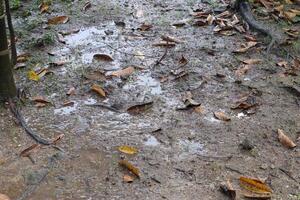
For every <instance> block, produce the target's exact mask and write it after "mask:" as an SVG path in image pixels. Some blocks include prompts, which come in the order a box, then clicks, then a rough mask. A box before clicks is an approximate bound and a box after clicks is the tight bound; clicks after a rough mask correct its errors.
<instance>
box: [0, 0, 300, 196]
mask: <svg viewBox="0 0 300 200" xmlns="http://www.w3.org/2000/svg"><path fill="white" fill-rule="evenodd" d="M11 2H12V4H13V5H12V6H13V7H15V10H14V11H13V20H14V21H13V22H14V26H15V30H16V35H17V38H18V41H17V46H18V51H19V54H23V53H27V54H30V55H28V56H25V55H23V56H20V57H19V61H20V63H18V65H17V67H16V69H15V79H16V83H17V85H18V87H19V88H20V90H22V94H23V100H24V102H23V104H20V107H21V110H22V114H23V116H24V118H25V120H26V122H27V123H28V125H29V126H30V127H31V128H32V129H33V130H35V131H36V133H38V134H39V135H41V136H42V137H43V138H47V139H53V138H55V137H57V136H59V135H61V134H63V137H62V138H61V139H60V140H59V141H57V143H56V146H57V147H59V148H55V146H53V145H51V146H35V148H34V149H33V150H31V151H26V152H25V153H24V152H23V153H22V154H21V156H20V153H21V152H22V151H23V150H24V149H26V148H28V147H30V146H31V145H33V144H34V143H35V142H34V141H33V140H32V139H31V138H30V137H29V136H28V135H27V134H26V133H25V132H24V130H23V129H22V128H21V127H20V126H19V125H18V124H17V123H16V121H15V119H14V117H13V115H12V114H11V112H10V111H9V109H8V108H7V106H4V107H1V108H0V142H1V148H0V185H1V188H0V193H2V194H6V195H8V196H9V197H10V198H11V199H31V200H41V199H43V200H52V199H61V200H67V199H70V200H71V199H72V200H77V199H78V200H79V199H95V200H97V199H128V200H129V199H151V200H152V199H169V200H176V199H187V200H192V199H205V200H210V199H211V200H216V199H222V200H223V199H231V198H230V197H229V196H228V195H226V194H224V193H223V192H221V190H220V185H221V184H222V183H224V182H226V181H230V182H231V184H232V185H233V188H234V190H236V192H237V196H238V197H237V199H244V197H243V194H244V193H245V192H246V191H247V190H246V189H243V188H242V187H241V186H243V184H244V185H245V183H243V182H242V183H239V179H240V177H253V178H259V179H260V180H262V181H263V182H264V183H263V184H265V185H267V186H268V187H270V188H271V189H272V194H271V196H272V199H276V200H280V199H281V200H287V199H289V200H300V173H299V172H300V149H299V146H300V138H299V137H300V78H299V74H300V66H299V65H300V64H299V60H298V61H297V59H296V58H295V56H296V55H299V54H300V40H299V39H295V37H294V39H291V38H290V40H289V41H290V44H288V45H285V46H280V47H279V46H278V45H275V46H274V47H273V48H272V49H271V51H270V53H269V55H267V51H266V48H265V47H266V46H267V44H268V38H266V37H264V36H261V35H259V34H257V33H256V32H255V31H252V30H247V26H246V25H245V24H243V22H242V20H241V18H240V15H239V14H238V13H235V12H234V11H232V10H230V9H228V2H227V3H226V2H224V1H219V0H205V1H201V2H200V1H195V0H188V1H187V0H172V1H170V0H168V1H162V0H161V1H160V0H155V1H154V0H153V1H152V0H150V1H142V0H132V1H127V0H124V1H123V0H113V1H101V0H90V2H89V3H88V2H86V1H81V0H75V1H66V0H64V1H62V0H61V1H53V2H52V3H51V1H47V3H51V4H50V5H49V7H48V8H47V7H46V6H42V8H43V9H45V10H47V12H46V13H41V11H40V8H39V4H40V1H37V0H32V1H24V2H23V1H22V2H21V4H22V5H21V6H20V7H18V4H17V3H18V1H17V0H14V1H11ZM258 2H259V1H258ZM261 2H267V3H270V2H271V1H261ZM272 2H273V3H274V1H272ZM254 5H255V6H254V8H255V15H256V16H257V19H259V21H260V22H263V23H265V24H268V26H270V27H272V26H273V27H275V30H276V31H279V32H283V31H284V30H288V31H289V33H290V35H293V36H295V35H297V34H299V33H297V30H298V31H299V30H300V29H299V27H300V26H299V22H298V23H297V22H296V21H297V20H298V21H300V20H299V16H297V15H296V16H290V15H289V17H290V19H289V20H290V21H293V20H294V23H292V22H290V21H288V19H286V18H284V17H282V18H277V19H274V18H276V16H278V13H276V11H272V12H266V10H267V9H266V8H265V7H264V6H263V5H262V4H260V3H255V4H254ZM267 5H270V4H267ZM284 6H293V9H295V10H297V9H298V10H299V6H297V5H284ZM225 11H228V12H226V13H224V12H225ZM278 12H280V11H278ZM282 12H284V11H282ZM220 13H223V14H221V15H219V14H220ZM234 14H236V15H234ZM281 14H282V13H281ZM55 16H67V17H63V18H61V19H63V20H65V21H55V20H54V22H53V21H52V23H55V22H57V23H59V24H57V25H51V20H50V24H47V21H48V20H49V19H52V18H53V17H55ZM268 16H273V17H269V18H267V17H268ZM284 16H287V15H284ZM276 20H277V21H276ZM48 22H49V21H48ZM268 26H267V27H268ZM285 36H288V35H285ZM243 44H244V47H245V44H246V46H247V45H248V47H245V48H241V46H242V45H243ZM250 46H251V47H250ZM283 49H286V50H283ZM235 51H240V52H239V53H237V52H235ZM287 52H289V53H287ZM291 56H293V57H294V58H292V57H291ZM122 69H125V70H122ZM34 79H35V80H34ZM93 85H94V90H92V87H93ZM95 88H96V89H95ZM278 129H281V130H283V131H284V133H285V134H286V135H287V136H288V137H289V138H290V139H291V140H292V141H294V143H295V144H296V145H297V146H296V147H294V148H287V147H286V146H284V145H283V144H282V143H281V142H280V141H279V140H278ZM124 145H128V146H130V147H134V148H136V149H137V153H136V154H134V155H127V154H124V153H122V152H120V151H119V147H120V146H124ZM28 154H29V156H28ZM120 160H127V161H128V162H130V163H132V165H134V166H135V167H136V168H137V169H139V170H140V172H139V178H138V177H137V176H135V175H133V174H132V173H131V172H130V171H129V170H128V169H126V168H124V167H122V166H121V165H120V164H119V162H120ZM130 179H133V180H130ZM248 189H249V188H248ZM250 190H255V188H254V189H253V188H252V189H251V188H250ZM248 192H249V191H248ZM251 195H252V196H253V195H259V196H261V195H262V193H261V192H259V191H258V193H255V194H251Z"/></svg>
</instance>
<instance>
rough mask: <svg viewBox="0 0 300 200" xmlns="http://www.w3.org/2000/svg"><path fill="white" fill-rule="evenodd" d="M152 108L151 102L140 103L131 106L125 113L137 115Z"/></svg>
mask: <svg viewBox="0 0 300 200" xmlns="http://www.w3.org/2000/svg"><path fill="white" fill-rule="evenodd" d="M152 106H153V102H152V101H150V102H147V103H141V104H137V105H134V106H131V107H129V108H128V109H127V112H128V113H129V114H131V115H138V114H140V113H142V112H145V111H147V110H149V109H150V108H151V107H152Z"/></svg>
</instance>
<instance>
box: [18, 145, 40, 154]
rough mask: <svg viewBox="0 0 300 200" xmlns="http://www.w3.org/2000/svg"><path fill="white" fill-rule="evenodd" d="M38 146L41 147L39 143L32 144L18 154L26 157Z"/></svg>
mask: <svg viewBox="0 0 300 200" xmlns="http://www.w3.org/2000/svg"><path fill="white" fill-rule="evenodd" d="M39 147H41V145H40V144H33V145H31V146H30V147H28V148H26V149H24V150H23V151H21V153H20V156H22V157H28V156H29V155H30V154H31V153H32V152H33V151H34V150H36V149H38V148H39Z"/></svg>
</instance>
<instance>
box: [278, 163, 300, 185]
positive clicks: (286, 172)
mask: <svg viewBox="0 0 300 200" xmlns="http://www.w3.org/2000/svg"><path fill="white" fill-rule="evenodd" d="M279 170H280V171H282V172H283V173H284V174H285V175H287V176H288V177H289V178H290V179H292V180H293V181H295V182H296V183H298V184H300V182H299V181H298V180H297V179H295V178H294V177H293V176H292V175H291V174H290V172H289V171H287V170H285V169H283V168H281V167H280V168H279Z"/></svg>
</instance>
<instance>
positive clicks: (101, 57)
mask: <svg viewBox="0 0 300 200" xmlns="http://www.w3.org/2000/svg"><path fill="white" fill-rule="evenodd" d="M93 58H94V59H95V60H97V61H105V62H112V61H114V59H113V58H112V57H111V56H109V55H107V54H95V55H94V56H93Z"/></svg>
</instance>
